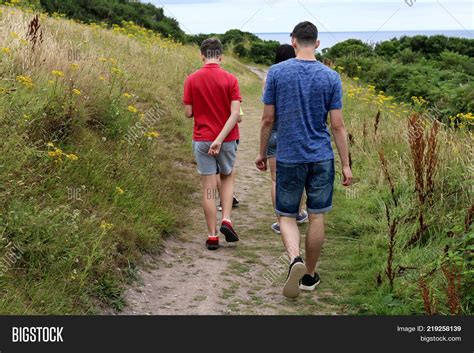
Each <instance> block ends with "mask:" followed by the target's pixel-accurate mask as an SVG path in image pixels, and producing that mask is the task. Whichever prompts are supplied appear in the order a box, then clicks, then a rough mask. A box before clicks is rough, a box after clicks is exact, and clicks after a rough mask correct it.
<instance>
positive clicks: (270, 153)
mask: <svg viewBox="0 0 474 353" xmlns="http://www.w3.org/2000/svg"><path fill="white" fill-rule="evenodd" d="M276 154H277V132H276V131H274V130H272V134H271V135H270V138H269V139H268V147H267V158H273V157H276Z"/></svg>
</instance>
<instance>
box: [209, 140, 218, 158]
mask: <svg viewBox="0 0 474 353" xmlns="http://www.w3.org/2000/svg"><path fill="white" fill-rule="evenodd" d="M221 147H222V142H218V141H217V140H216V141H214V142H213V143H212V145H211V147H209V151H208V152H207V154H209V155H210V156H217V155H218V154H219V152H220V151H221Z"/></svg>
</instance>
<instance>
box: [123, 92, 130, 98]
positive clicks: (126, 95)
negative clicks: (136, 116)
mask: <svg viewBox="0 0 474 353" xmlns="http://www.w3.org/2000/svg"><path fill="white" fill-rule="evenodd" d="M123 96H124V97H125V98H127V99H130V98H132V95H131V94H129V93H124V94H123Z"/></svg>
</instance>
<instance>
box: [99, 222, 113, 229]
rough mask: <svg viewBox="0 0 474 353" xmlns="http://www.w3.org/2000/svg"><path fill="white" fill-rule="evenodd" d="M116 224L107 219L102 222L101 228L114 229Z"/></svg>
mask: <svg viewBox="0 0 474 353" xmlns="http://www.w3.org/2000/svg"><path fill="white" fill-rule="evenodd" d="M113 227H114V225H113V224H112V223H107V222H106V221H102V222H100V226H99V228H100V229H102V230H109V229H112V228H113Z"/></svg>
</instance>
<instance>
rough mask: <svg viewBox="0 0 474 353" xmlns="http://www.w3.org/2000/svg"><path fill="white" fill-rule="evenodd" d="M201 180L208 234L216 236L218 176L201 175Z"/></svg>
mask: <svg viewBox="0 0 474 353" xmlns="http://www.w3.org/2000/svg"><path fill="white" fill-rule="evenodd" d="M201 180H202V195H203V197H202V208H203V209H204V216H205V217H206V223H207V230H208V235H209V236H215V235H216V227H217V208H216V198H217V195H218V191H217V178H216V176H215V175H205V176H201Z"/></svg>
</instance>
